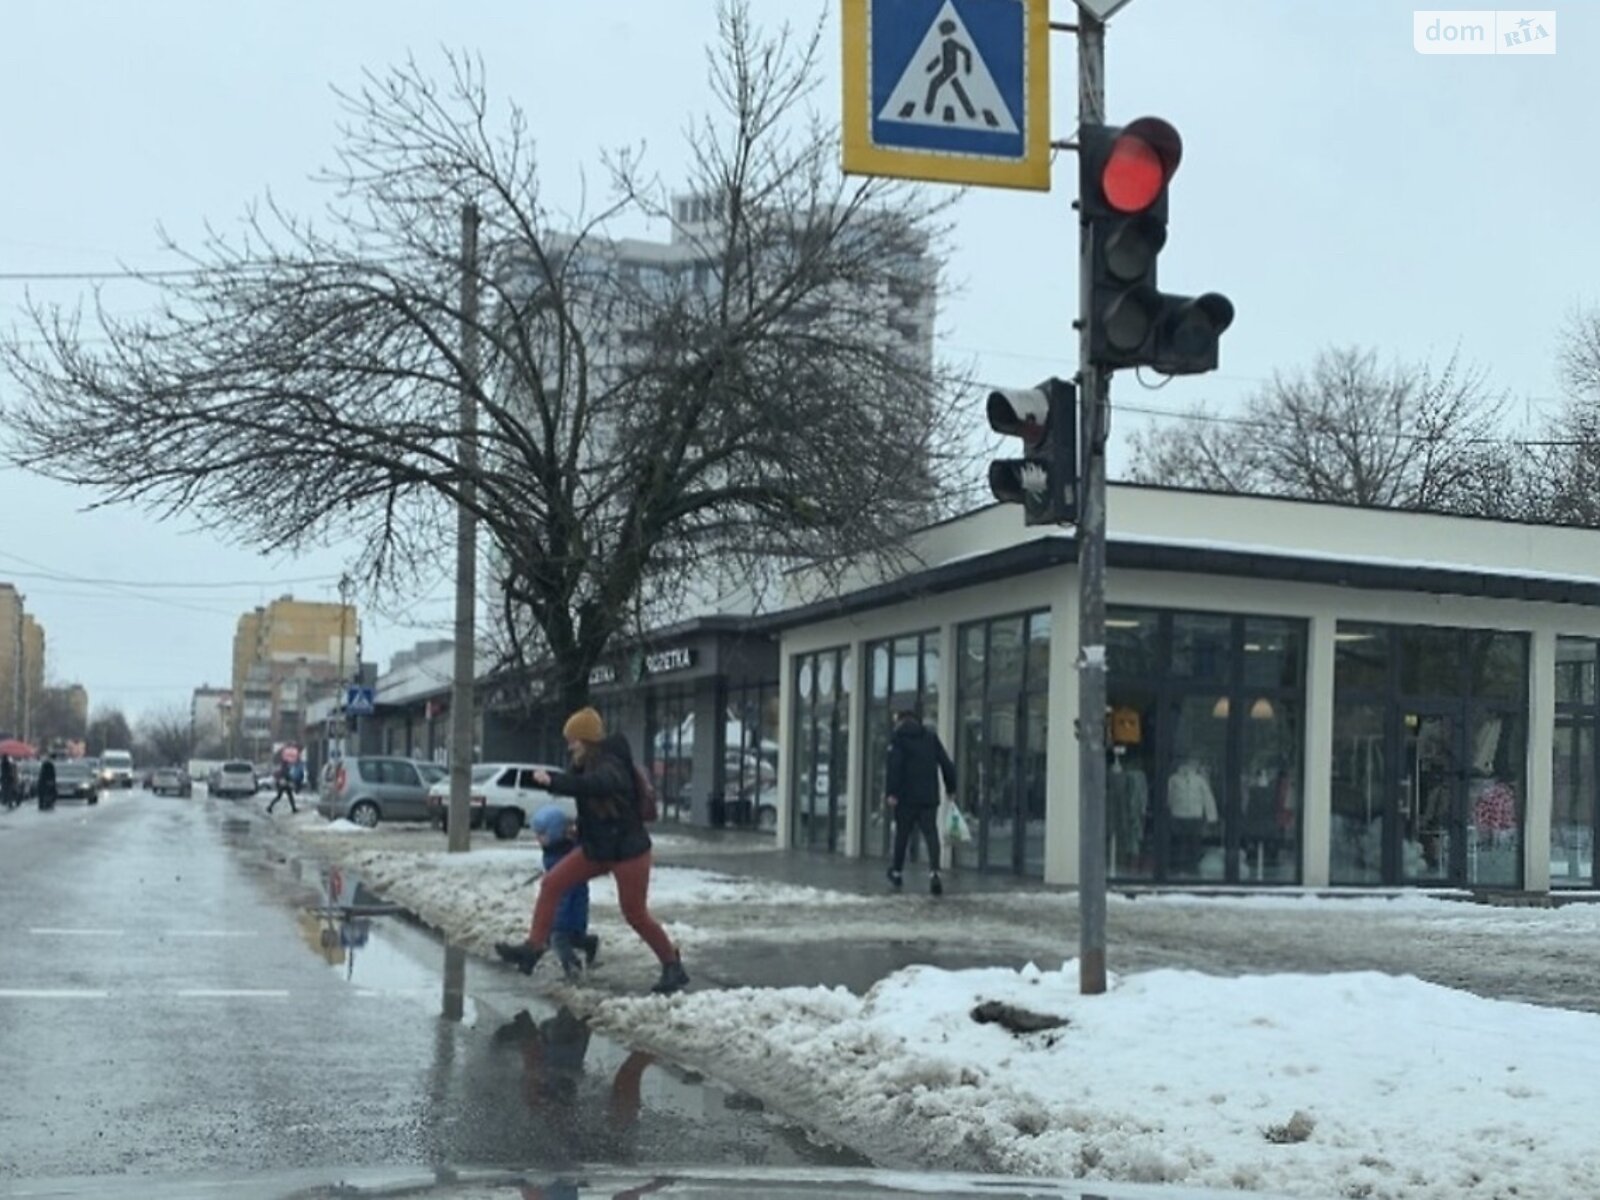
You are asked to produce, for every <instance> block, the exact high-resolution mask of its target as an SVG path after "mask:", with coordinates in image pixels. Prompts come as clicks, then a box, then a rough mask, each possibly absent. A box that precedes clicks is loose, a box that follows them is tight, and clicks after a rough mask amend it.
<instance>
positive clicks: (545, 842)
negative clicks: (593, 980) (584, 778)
mask: <svg viewBox="0 0 1600 1200" xmlns="http://www.w3.org/2000/svg"><path fill="white" fill-rule="evenodd" d="M533 836H534V837H536V838H538V839H539V845H540V846H542V847H544V870H545V874H546V875H548V874H549V873H550V872H551V871H553V870H555V868H556V864H557V863H559V862H560V861H561V860H562V859H564V858H566V857H567V855H569V854H571V853H572V852H573V851H574V850H576V849H577V847H578V823H577V822H576V821H574V820H573V819H572V818H571V817H569V816H568V815H567V810H566V809H564V808H562V807H561V806H560V805H559V804H546V805H545V806H544V807H543V808H541V809H540V810H539V811H538V812H536V813H534V814H533ZM550 948H551V949H552V950H554V951H555V952H556V958H557V960H558V961H559V962H560V963H561V969H562V970H563V971H565V972H566V973H567V978H568V979H569V980H572V979H576V978H577V977H578V975H579V972H580V967H579V965H578V951H580V950H581V951H583V966H585V967H592V966H594V959H595V955H597V954H599V953H600V939H599V938H598V937H596V936H595V935H594V934H592V933H590V932H589V885H588V884H587V883H580V884H578V885H577V886H576V887H574V888H571V889H569V890H568V892H567V894H566V895H565V896H563V897H562V898H561V906H560V907H559V908H557V909H556V920H555V924H554V925H553V926H552V927H551V929H550Z"/></svg>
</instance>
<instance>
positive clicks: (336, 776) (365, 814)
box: [317, 754, 445, 829]
mask: <svg viewBox="0 0 1600 1200" xmlns="http://www.w3.org/2000/svg"><path fill="white" fill-rule="evenodd" d="M444 777H445V768H443V767H441V766H440V765H439V764H438V763H431V762H419V761H417V760H415V759H410V758H396V757H391V756H387V755H381V754H362V755H358V756H355V757H351V758H341V759H339V760H338V761H337V762H334V763H330V764H328V769H327V770H325V771H323V773H322V780H323V782H322V790H321V794H320V795H319V796H318V798H317V811H318V812H319V813H321V814H322V815H323V816H324V817H326V818H327V819H328V820H330V821H335V820H338V819H340V818H343V819H345V820H347V821H353V822H355V823H356V824H357V825H364V826H366V827H367V828H368V829H371V828H372V827H373V826H375V825H377V824H378V822H379V821H426V820H427V819H428V789H429V788H430V787H432V786H433V785H434V784H435V783H437V782H438V781H439V780H440V779H443V778H444Z"/></svg>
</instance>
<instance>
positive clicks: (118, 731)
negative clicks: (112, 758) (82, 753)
mask: <svg viewBox="0 0 1600 1200" xmlns="http://www.w3.org/2000/svg"><path fill="white" fill-rule="evenodd" d="M86 741H87V742H88V749H89V757H90V758H99V757H100V756H101V755H102V754H104V753H105V752H106V751H107V750H132V749H133V730H132V729H131V728H129V726H128V718H127V717H126V716H124V715H123V712H122V710H121V709H120V708H102V709H98V710H96V711H95V713H94V714H93V715H92V716H90V718H89V729H88V733H87V736H86Z"/></svg>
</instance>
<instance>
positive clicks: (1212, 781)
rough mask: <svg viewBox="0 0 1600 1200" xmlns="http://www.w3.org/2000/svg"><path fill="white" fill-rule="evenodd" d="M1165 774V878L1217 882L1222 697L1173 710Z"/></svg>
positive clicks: (1220, 874)
mask: <svg viewBox="0 0 1600 1200" xmlns="http://www.w3.org/2000/svg"><path fill="white" fill-rule="evenodd" d="M1175 709H1176V713H1175V716H1176V720H1175V721H1174V724H1173V739H1172V756H1171V765H1170V767H1169V769H1168V773H1167V780H1166V783H1167V786H1166V794H1167V877H1168V878H1169V879H1205V880H1221V879H1224V878H1226V873H1227V866H1226V861H1225V859H1224V857H1223V846H1222V810H1221V809H1220V808H1219V806H1218V803H1217V797H1218V796H1219V795H1221V794H1223V780H1224V779H1225V778H1226V776H1227V768H1228V724H1229V716H1230V714H1231V709H1230V707H1229V706H1228V704H1227V701H1226V698H1225V697H1221V696H1210V695H1199V696H1187V697H1184V698H1183V699H1182V700H1179V701H1178V702H1177V704H1176V705H1175Z"/></svg>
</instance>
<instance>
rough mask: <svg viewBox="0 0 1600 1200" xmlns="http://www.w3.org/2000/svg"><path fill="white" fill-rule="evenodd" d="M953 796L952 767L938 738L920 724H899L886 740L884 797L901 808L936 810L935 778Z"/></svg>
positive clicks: (937, 787) (954, 774)
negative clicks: (892, 800) (940, 779)
mask: <svg viewBox="0 0 1600 1200" xmlns="http://www.w3.org/2000/svg"><path fill="white" fill-rule="evenodd" d="M941 775H942V776H943V777H944V790H945V791H946V792H949V793H950V794H952V795H954V794H955V790H956V765H955V763H953V762H951V761H950V756H949V755H948V754H946V753H945V749H944V743H943V742H941V741H940V740H939V735H938V734H937V733H935V732H934V731H933V730H931V729H929V728H928V727H927V726H926V725H924V724H923V723H922V722H921V721H909V720H907V721H901V722H900V724H898V725H897V726H895V730H894V736H893V737H892V738H890V740H889V766H888V770H887V772H886V778H885V780H884V789H883V790H884V794H885V795H888V796H893V797H894V798H895V801H896V802H897V803H898V804H899V805H900V806H902V807H904V808H937V807H938V805H939V777H940V776H941Z"/></svg>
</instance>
